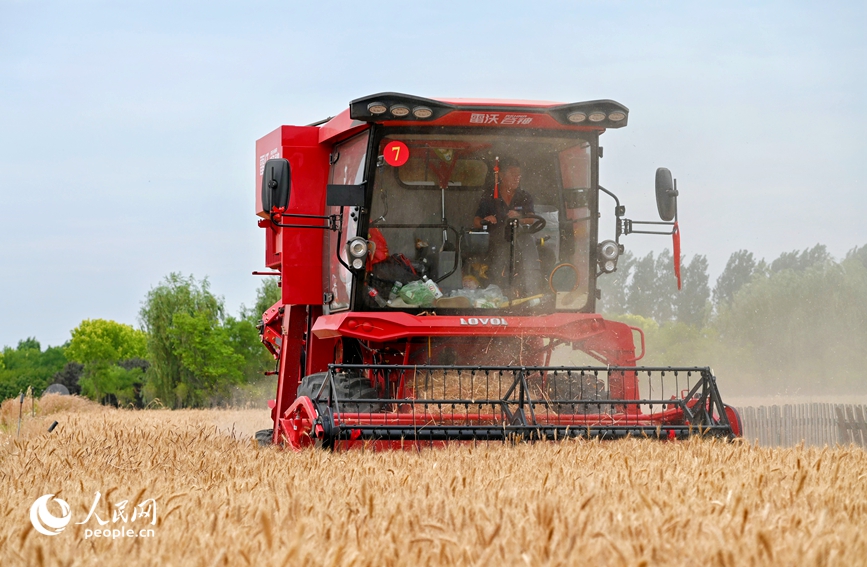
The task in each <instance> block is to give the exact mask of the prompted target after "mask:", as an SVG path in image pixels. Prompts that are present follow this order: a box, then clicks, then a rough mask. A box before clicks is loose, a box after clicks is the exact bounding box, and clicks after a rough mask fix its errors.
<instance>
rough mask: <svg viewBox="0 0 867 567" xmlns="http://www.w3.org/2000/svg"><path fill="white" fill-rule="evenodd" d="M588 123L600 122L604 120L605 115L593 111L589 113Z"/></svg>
mask: <svg viewBox="0 0 867 567" xmlns="http://www.w3.org/2000/svg"><path fill="white" fill-rule="evenodd" d="M588 118H590V122H602V121H603V120H605V113H604V112H602V111H599V110H595V111H593V112H591V113H590V116H589V117H588Z"/></svg>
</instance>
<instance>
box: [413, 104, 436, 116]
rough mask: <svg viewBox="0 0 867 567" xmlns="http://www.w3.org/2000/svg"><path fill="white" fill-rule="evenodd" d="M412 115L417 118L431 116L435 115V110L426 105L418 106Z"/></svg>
mask: <svg viewBox="0 0 867 567" xmlns="http://www.w3.org/2000/svg"><path fill="white" fill-rule="evenodd" d="M412 115H413V116H415V117H416V118H430V117H431V116H433V110H431V109H430V108H428V107H426V106H416V107H415V108H413V109H412Z"/></svg>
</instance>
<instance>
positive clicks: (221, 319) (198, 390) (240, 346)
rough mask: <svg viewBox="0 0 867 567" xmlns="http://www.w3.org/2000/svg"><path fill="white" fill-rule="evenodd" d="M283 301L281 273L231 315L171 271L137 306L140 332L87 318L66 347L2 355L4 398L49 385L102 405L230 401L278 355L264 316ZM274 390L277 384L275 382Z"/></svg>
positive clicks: (201, 284)
mask: <svg viewBox="0 0 867 567" xmlns="http://www.w3.org/2000/svg"><path fill="white" fill-rule="evenodd" d="M279 297H280V289H279V287H278V285H277V281H276V279H275V278H268V279H266V280H265V281H263V283H262V285H261V286H260V287H259V289H258V290H257V293H256V301H255V304H254V306H253V307H252V308H249V309H247V308H246V307H244V306H242V307H241V312H240V314H239V315H238V316H237V317H235V316H231V315H228V314H227V313H226V310H225V305H224V301H223V299H222V298H221V297H218V296H216V295H214V293H213V292H212V291H211V288H210V283H209V282H208V280H207V278H205V279H203V280H201V281H199V280H196V278H194V277H193V276H189V277H184V276H183V275H181V274H176V273H172V274H169V275H168V276H166V277H165V278H164V280H163V281H162V282H161V283H160V284H159V285H157V286H156V287H154V288H152V289H151V290H150V291H149V292H148V294H147V296H146V297H145V299H144V301H143V302H142V307H141V310H140V312H139V320H140V323H141V328H140V329H136V328H133V327H132V326H130V325H125V324H123V323H118V322H115V321H107V320H104V319H86V320H84V321H82V322H81V323H80V324H79V325H78V326H77V327H76V328H75V329H73V330H72V331H71V333H70V334H71V338H70V340H69V341H67V342H66V343H65V344H63V345H62V346H59V347H48V348H46V349H45V350H42V347H41V345H40V343H39V341H37V340H36V339H35V338H27V339H24V340H21V341H19V343H18V346H17V347H15V348H11V347H5V348H4V349H3V350H2V352H0V399H6V398H10V397H14V396H17V395H18V394H19V392H23V391H26V390H27V388H28V387H29V388H32V391H33V392H34V393H35V394H36V395H40V394H41V393H42V392H43V391H44V390H45V388H46V387H48V386H49V385H50V384H54V383H56V384H62V385H64V386H66V388H67V389H68V390H69V391H70V393H73V394H80V395H83V396H86V397H88V398H91V399H93V400H95V401H98V402H101V403H106V404H113V405H123V406H127V407H145V406H147V405H149V404H153V403H157V404H159V405H162V406H166V407H171V408H180V407H205V406H212V405H219V404H223V403H229V402H230V401H232V398H233V396H234V395H235V394H237V393H238V392H239V390H240V391H242V392H243V391H244V389H247V390H254V389H255V388H256V387H257V385H258V384H259V383H260V382H262V379H263V376H264V373H265V371H267V370H273V368H274V360H273V358H272V357H271V355H270V354H269V353H268V352H267V351H266V350H265V348H264V347H263V346H262V343H261V342H260V341H259V331H258V329H257V327H256V325H257V323H258V321H259V319H260V317H261V314H262V313H263V312H264V311H265V310H266V309H268V308H269V307H271V306H272V305H273V304H274V303H275V302H276V301H277V300H278V299H279ZM269 389H273V388H270V386H269Z"/></svg>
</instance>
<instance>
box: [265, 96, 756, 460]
mask: <svg viewBox="0 0 867 567" xmlns="http://www.w3.org/2000/svg"><path fill="white" fill-rule="evenodd" d="M628 115H629V111H628V109H627V108H626V107H625V106H623V105H621V104H619V103H617V102H614V101H610V100H597V101H589V102H580V103H574V104H560V103H548V102H530V101H496V100H433V99H426V98H420V97H415V96H409V95H404V94H399V93H379V94H376V95H371V96H368V97H363V98H359V99H356V100H354V101H352V102H351V103H350V104H349V108H348V109H346V110H344V111H343V112H342V113H340V114H338V115H337V116H336V117H333V118H330V119H328V120H326V121H322V122H320V123H316V124H313V125H310V126H283V127H280V128H278V129H277V130H275V131H274V132H272V133H270V134H268V135H267V136H265V137H264V138H262V139H260V140H259V141H258V142H257V146H256V149H257V159H258V162H257V171H258V175H257V203H256V205H257V214H258V215H259V217H260V220H259V226H260V227H262V228H263V229H264V231H265V264H266V266H267V267H268V268H270V269H271V271H270V272H264V273H266V274H273V275H275V276H278V277H279V281H280V286H281V294H282V297H281V299H280V301H278V302H277V303H276V304H275V305H274V306H273V307H271V308H270V309H269V310H268V311H266V312H265V313H264V314H263V316H262V324H261V326H260V331H261V334H262V341H263V343H264V344H265V346H266V347H267V348H268V349H269V350H270V351H271V353H272V354H273V355H274V357H275V359H276V360H277V370H276V372H277V374H278V387H277V396H276V399H275V400H273V401H272V402H271V408H272V419H273V421H274V428H273V429H272V430H266V431H264V432H260V434H259V438H260V440H261V441H263V442H276V443H281V444H284V445H288V446H290V447H293V448H301V447H305V446H309V445H317V446H323V447H330V448H349V447H359V446H372V447H417V446H419V445H422V444H437V443H444V442H450V441H471V440H507V439H511V440H520V439H563V438H568V437H576V436H592V437H600V438H606V439H607V438H619V437H624V436H628V435H632V436H649V437H655V438H683V437H687V436H690V435H711V436H719V437H732V436H736V435H738V434H739V432H740V426H739V418H738V417H737V412H736V411H735V410H734V409H733V408H730V407H729V406H726V405H724V404H723V403H722V401H721V399H720V396H719V391H718V390H717V385H716V379H715V378H714V376H713V374H712V373H711V371H710V369H708V368H700V367H681V368H672V367H666V368H651V367H638V366H636V363H637V362H638V360H640V358H641V357H642V356H643V354H644V346H643V345H644V338H643V334H642V332H641V330H640V329H637V328H633V327H630V326H628V325H626V324H624V323H620V322H615V321H609V320H606V319H604V318H603V317H602V316H600V315H599V314H598V313H596V300H597V299H598V298H599V292H598V290H597V280H598V279H599V278H601V277H605V275H606V274H610V273H611V272H614V271H615V270H616V269H617V260H618V257H619V256H620V255H621V254H622V252H623V245H622V244H621V242H620V240H621V237H622V236H624V235H627V234H629V233H632V232H635V233H650V234H668V235H672V237H673V239H674V248H675V250H674V256H675V262H676V264H675V271H676V273H678V274H679V265H678V264H677V262H678V261H679V257H680V253H679V231H678V226H677V201H676V198H677V189H676V185H675V182H674V181H673V180H672V177H671V173H670V172H669V171H668V170H667V169H664V168H661V169H659V170H658V171H657V174H656V199H657V206H658V209H659V213H660V218H661V220H660V221H634V220H630V219H627V218H626V217H625V214H626V210H625V207H624V206H623V205H621V204H620V201H619V199H618V198H617V196H616V195H615V194H614V193H613V192H611V191H608V190H607V189H605V188H604V187H602V186H601V185H600V184H599V158H600V157H601V156H602V148H601V147H600V145H599V137H600V135H601V134H602V133H604V132H605V130H607V129H615V128H621V127H623V126H625V125H626V124H627V121H628ZM600 197H603V198H605V199H611V200H613V202H614V215H615V227H614V229H615V230H614V234H615V237H614V239H613V240H605V241H602V242H600V241H599V236H598V235H599V228H600V227H599V224H600ZM645 225H650V226H649V227H647V226H645ZM647 228H652V229H653V230H647ZM637 229H641V230H637ZM257 273H262V272H257ZM636 339H638V340H639V342H640V344H641V352H640V353H637V352H636V348H635V342H636ZM564 350H565V351H566V352H567V353H569V352H581V353H584V354H585V355H587V356H589V357H591V358H592V359H595V361H598V364H595V365H583V366H582V365H574V364H571V361H570V357H569V356H568V355H567V356H566V357H565V360H558V359H559V358H563V356H562V353H563V351H564ZM552 357H553V359H552ZM554 364H557V365H556V366H555V365H554Z"/></svg>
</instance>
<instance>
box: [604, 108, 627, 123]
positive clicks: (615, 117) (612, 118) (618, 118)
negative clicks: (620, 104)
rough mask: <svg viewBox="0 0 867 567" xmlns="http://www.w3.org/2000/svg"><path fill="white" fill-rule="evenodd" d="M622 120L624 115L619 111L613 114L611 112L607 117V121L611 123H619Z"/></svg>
mask: <svg viewBox="0 0 867 567" xmlns="http://www.w3.org/2000/svg"><path fill="white" fill-rule="evenodd" d="M624 118H626V113H625V112H621V111H620V110H615V111H614V112H612V113H611V114H609V115H608V120H610V121H612V122H620V121H621V120H623V119H624Z"/></svg>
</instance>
